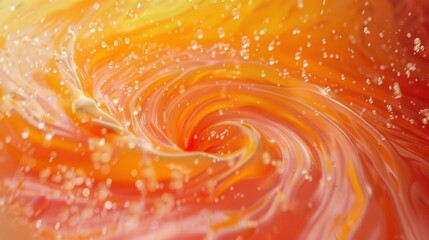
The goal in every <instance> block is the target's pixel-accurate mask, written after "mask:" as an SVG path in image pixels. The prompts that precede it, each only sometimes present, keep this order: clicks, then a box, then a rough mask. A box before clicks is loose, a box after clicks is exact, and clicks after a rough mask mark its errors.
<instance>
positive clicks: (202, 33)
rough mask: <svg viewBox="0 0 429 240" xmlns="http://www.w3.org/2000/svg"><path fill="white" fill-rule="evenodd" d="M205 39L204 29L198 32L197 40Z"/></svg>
mask: <svg viewBox="0 0 429 240" xmlns="http://www.w3.org/2000/svg"><path fill="white" fill-rule="evenodd" d="M203 37H204V32H203V30H202V29H198V30H197V38H198V39H202V38H203Z"/></svg>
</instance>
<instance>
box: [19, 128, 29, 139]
mask: <svg viewBox="0 0 429 240" xmlns="http://www.w3.org/2000/svg"><path fill="white" fill-rule="evenodd" d="M29 136H30V130H28V129H26V130H24V131H23V132H22V133H21V137H22V139H27V138H28V137H29Z"/></svg>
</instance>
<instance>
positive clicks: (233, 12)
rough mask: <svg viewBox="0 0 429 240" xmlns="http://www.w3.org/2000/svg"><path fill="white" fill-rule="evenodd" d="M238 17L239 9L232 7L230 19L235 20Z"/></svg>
mask: <svg viewBox="0 0 429 240" xmlns="http://www.w3.org/2000/svg"><path fill="white" fill-rule="evenodd" d="M239 18H240V9H238V8H233V9H232V19H234V20H237V19H239Z"/></svg>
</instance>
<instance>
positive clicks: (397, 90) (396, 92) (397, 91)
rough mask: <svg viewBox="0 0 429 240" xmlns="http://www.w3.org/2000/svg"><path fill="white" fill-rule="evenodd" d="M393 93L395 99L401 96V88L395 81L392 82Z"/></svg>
mask: <svg viewBox="0 0 429 240" xmlns="http://www.w3.org/2000/svg"><path fill="white" fill-rule="evenodd" d="M393 95H394V97H395V98H396V99H398V98H401V97H402V92H401V88H400V87H399V83H397V82H395V83H393Z"/></svg>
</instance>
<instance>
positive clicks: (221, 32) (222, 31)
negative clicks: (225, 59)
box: [217, 27, 225, 38]
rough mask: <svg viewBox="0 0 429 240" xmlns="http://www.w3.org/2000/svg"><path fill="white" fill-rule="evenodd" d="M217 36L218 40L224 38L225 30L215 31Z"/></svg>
mask: <svg viewBox="0 0 429 240" xmlns="http://www.w3.org/2000/svg"><path fill="white" fill-rule="evenodd" d="M217 35H218V36H219V38H223V37H225V30H223V28H221V27H220V28H218V29H217Z"/></svg>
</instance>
